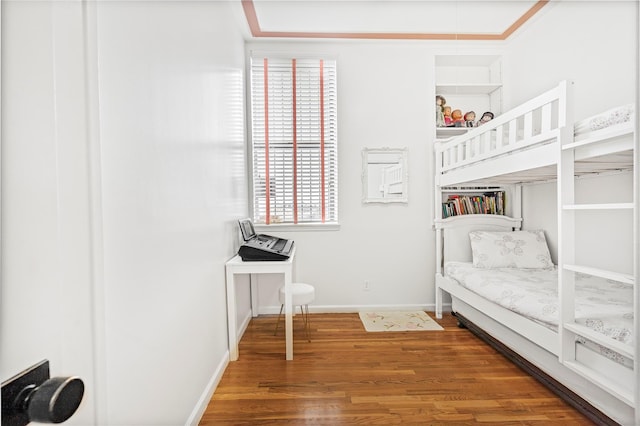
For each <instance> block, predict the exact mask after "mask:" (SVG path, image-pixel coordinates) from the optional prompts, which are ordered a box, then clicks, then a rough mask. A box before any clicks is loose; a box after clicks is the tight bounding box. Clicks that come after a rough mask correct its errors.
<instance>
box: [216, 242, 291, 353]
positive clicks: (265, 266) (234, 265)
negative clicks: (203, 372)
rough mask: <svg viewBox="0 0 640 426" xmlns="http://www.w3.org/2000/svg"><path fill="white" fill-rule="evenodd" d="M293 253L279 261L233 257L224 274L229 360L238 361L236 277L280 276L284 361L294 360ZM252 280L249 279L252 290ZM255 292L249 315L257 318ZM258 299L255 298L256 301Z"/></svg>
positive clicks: (253, 292)
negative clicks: (225, 277)
mask: <svg viewBox="0 0 640 426" xmlns="http://www.w3.org/2000/svg"><path fill="white" fill-rule="evenodd" d="M295 254H296V247H295V245H294V247H293V249H292V250H291V256H289V259H287V260H284V261H280V260H275V261H264V262H263V261H259V262H244V261H243V260H242V258H241V257H240V256H239V255H236V256H234V257H233V258H232V259H231V260H229V261H228V262H227V263H226V265H225V269H226V274H227V324H228V327H229V358H230V360H231V361H237V360H238V324H237V313H236V280H235V276H236V275H238V274H251V275H254V274H282V275H283V276H284V294H285V303H284V313H285V336H286V337H285V345H286V359H287V361H289V360H292V359H293V307H292V306H291V302H292V296H291V283H292V282H293V259H294V256H295ZM254 282H255V280H254V279H252V280H251V287H252V289H253V288H254V285H255V284H254ZM255 293H256V292H255V291H252V293H251V312H252V315H253V316H254V317H255V316H257V300H254V295H255ZM256 299H257V298H256Z"/></svg>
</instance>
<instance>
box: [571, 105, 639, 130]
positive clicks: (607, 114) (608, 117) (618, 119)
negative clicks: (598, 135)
mask: <svg viewBox="0 0 640 426" xmlns="http://www.w3.org/2000/svg"><path fill="white" fill-rule="evenodd" d="M633 109H634V108H633V104H627V105H621V106H618V107H615V108H612V109H609V110H607V111H604V112H602V113H600V114H597V115H594V116H591V117H588V118H585V119H584V120H580V121H577V122H576V123H575V125H574V133H575V135H576V136H577V135H581V134H583V133H588V132H593V131H595V130H600V129H604V128H605V127H611V126H615V125H616V124H621V123H627V122H629V121H631V119H632V118H633Z"/></svg>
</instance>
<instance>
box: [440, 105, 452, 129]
mask: <svg viewBox="0 0 640 426" xmlns="http://www.w3.org/2000/svg"><path fill="white" fill-rule="evenodd" d="M442 114H444V125H445V126H451V125H452V124H453V119H452V118H451V107H450V106H448V105H445V106H443V107H442Z"/></svg>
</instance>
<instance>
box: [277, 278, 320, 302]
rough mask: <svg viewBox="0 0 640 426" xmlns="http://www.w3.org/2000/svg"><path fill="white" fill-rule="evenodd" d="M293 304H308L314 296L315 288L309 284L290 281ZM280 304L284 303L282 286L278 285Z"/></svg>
mask: <svg viewBox="0 0 640 426" xmlns="http://www.w3.org/2000/svg"><path fill="white" fill-rule="evenodd" d="M291 295H292V296H293V297H292V300H293V303H292V305H293V306H300V305H308V304H309V303H311V302H313V299H314V298H315V296H316V289H315V288H314V287H313V286H312V285H311V284H306V283H291ZM279 297H280V304H282V305H284V286H282V287H280V292H279Z"/></svg>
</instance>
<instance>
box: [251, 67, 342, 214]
mask: <svg viewBox="0 0 640 426" xmlns="http://www.w3.org/2000/svg"><path fill="white" fill-rule="evenodd" d="M336 86H337V81H336V62H335V60H326V59H325V60H322V59H320V60H319V59H280V58H265V57H252V58H251V107H252V110H251V117H252V133H251V135H252V152H253V218H254V222H255V223H263V224H270V223H294V224H297V223H337V221H338V138H337V87H336Z"/></svg>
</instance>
